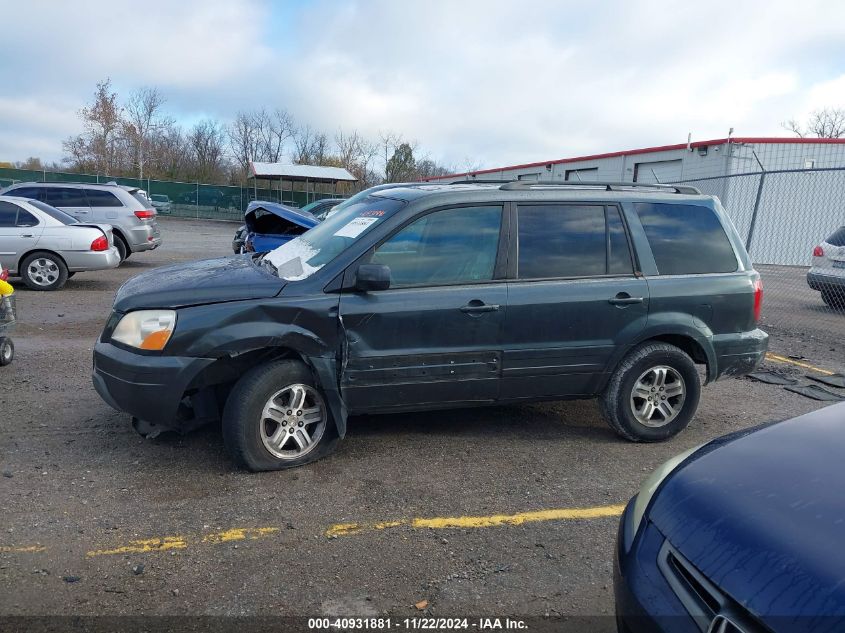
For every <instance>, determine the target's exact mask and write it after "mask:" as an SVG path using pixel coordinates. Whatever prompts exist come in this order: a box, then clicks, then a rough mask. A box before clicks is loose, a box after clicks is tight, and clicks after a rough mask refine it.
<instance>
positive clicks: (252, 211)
mask: <svg viewBox="0 0 845 633" xmlns="http://www.w3.org/2000/svg"><path fill="white" fill-rule="evenodd" d="M260 209H265V210H267V211H269V212H270V213H272V214H274V215H277V216H279V217H280V218H283V219H285V220H287V221H288V222H293V223H294V224H298V225H299V226H301V227H303V228H306V229H311V228H314V227H315V226H317V225H318V224H319V223H320V220H318V219H317V218H316V217H315V216H313V215H311V214H310V213H308V211H303V210H302V209H294V208H293V207H286V206H285V205H283V204H279V203H277V202H264V201H261V200H255V201H253V202H250V203H249V205H248V206H247V208H246V211H245V212H244V222H246V225H247V228H249V230H250V231H254V230H255V215H256V212H258V211H259V210H260Z"/></svg>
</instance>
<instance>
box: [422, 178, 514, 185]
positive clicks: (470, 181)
mask: <svg viewBox="0 0 845 633" xmlns="http://www.w3.org/2000/svg"><path fill="white" fill-rule="evenodd" d="M509 182H511V181H510V180H502V179H501V178H467V179H464V180H453V181H452V182H446V183H433V182H429V183H426V184H428V185H440V184H445V185H503V184H506V183H509Z"/></svg>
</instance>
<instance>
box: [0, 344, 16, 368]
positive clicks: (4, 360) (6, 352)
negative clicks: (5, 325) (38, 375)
mask: <svg viewBox="0 0 845 633" xmlns="http://www.w3.org/2000/svg"><path fill="white" fill-rule="evenodd" d="M13 360H15V344H14V343H12V339H10V338H8V337H6V336H2V337H0V367H5V366H6V365H8V364H9V363H11V362H12V361H13Z"/></svg>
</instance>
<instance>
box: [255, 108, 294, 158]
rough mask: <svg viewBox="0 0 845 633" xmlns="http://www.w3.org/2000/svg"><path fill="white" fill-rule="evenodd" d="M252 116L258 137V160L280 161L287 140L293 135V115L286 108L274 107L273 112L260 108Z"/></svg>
mask: <svg viewBox="0 0 845 633" xmlns="http://www.w3.org/2000/svg"><path fill="white" fill-rule="evenodd" d="M253 116H254V117H255V121H254V123H255V125H256V128H257V129H258V136H259V137H260V147H259V152H258V155H259V158H258V160H264V161H268V162H271V163H278V162H280V161H281V159H282V156H283V155H284V150H285V147H286V145H287V142H288V141H289V140H290V139H291V138H293V135H294V130H295V126H294V121H293V117H292V116H291V115H290V114H289V113H288V111H287V110H282V109H280V108H276V109H275V110H273V112H266V111H265V110H263V109H262V110H259V111H258V112H256V113H255V114H254V115H253Z"/></svg>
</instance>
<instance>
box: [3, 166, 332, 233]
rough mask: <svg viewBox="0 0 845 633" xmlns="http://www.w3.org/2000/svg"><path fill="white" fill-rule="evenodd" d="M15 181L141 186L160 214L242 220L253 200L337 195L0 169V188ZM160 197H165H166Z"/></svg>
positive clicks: (319, 188) (315, 188)
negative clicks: (164, 204)
mask: <svg viewBox="0 0 845 633" xmlns="http://www.w3.org/2000/svg"><path fill="white" fill-rule="evenodd" d="M18 182H85V183H95V184H96V183H107V182H116V183H118V184H120V185H127V186H129V187H138V188H140V189H143V190H144V191H146V192H147V195H148V196H156V197H155V198H153V200H155V201H156V202H159V203H160V202H169V206H167V205H166V206H165V207H164V208H161V207H159V213H161V214H163V215H167V214H169V215H174V216H177V217H186V218H206V219H212V220H242V219H243V213H244V211H245V210H246V207H247V205H248V204H249V203H250V202H252V201H253V200H268V201H271V202H281V203H282V204H287V205H290V206H294V207H302V206H305V205H306V204H308V203H309V202H313V201H314V200H319V199H321V198H333V197H337V196H336V194H335V193H334V192H333V190H332V188H331V185H325V184H320V183H317V184H315V183H311V184H309V187H308V190H307V191H306V190H305V186H304V184H303V183H300V182H287V181H285V182H280V183H279V187H278V188H276V187H273V188H272V189H267V188H261V187H258V188H256V187H255V186H249V185H246V184H245V185H244V186H231V185H209V184H203V183H196V182H175V181H171V180H154V179H151V178H144V179H138V178H122V177H116V176H96V175H90V174H75V173H68V172H58V171H47V170H34V169H12V168H0V187H6V186H8V185H11V184H15V183H18ZM342 195H346V194H342ZM160 196H166V198H161V197H160Z"/></svg>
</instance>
